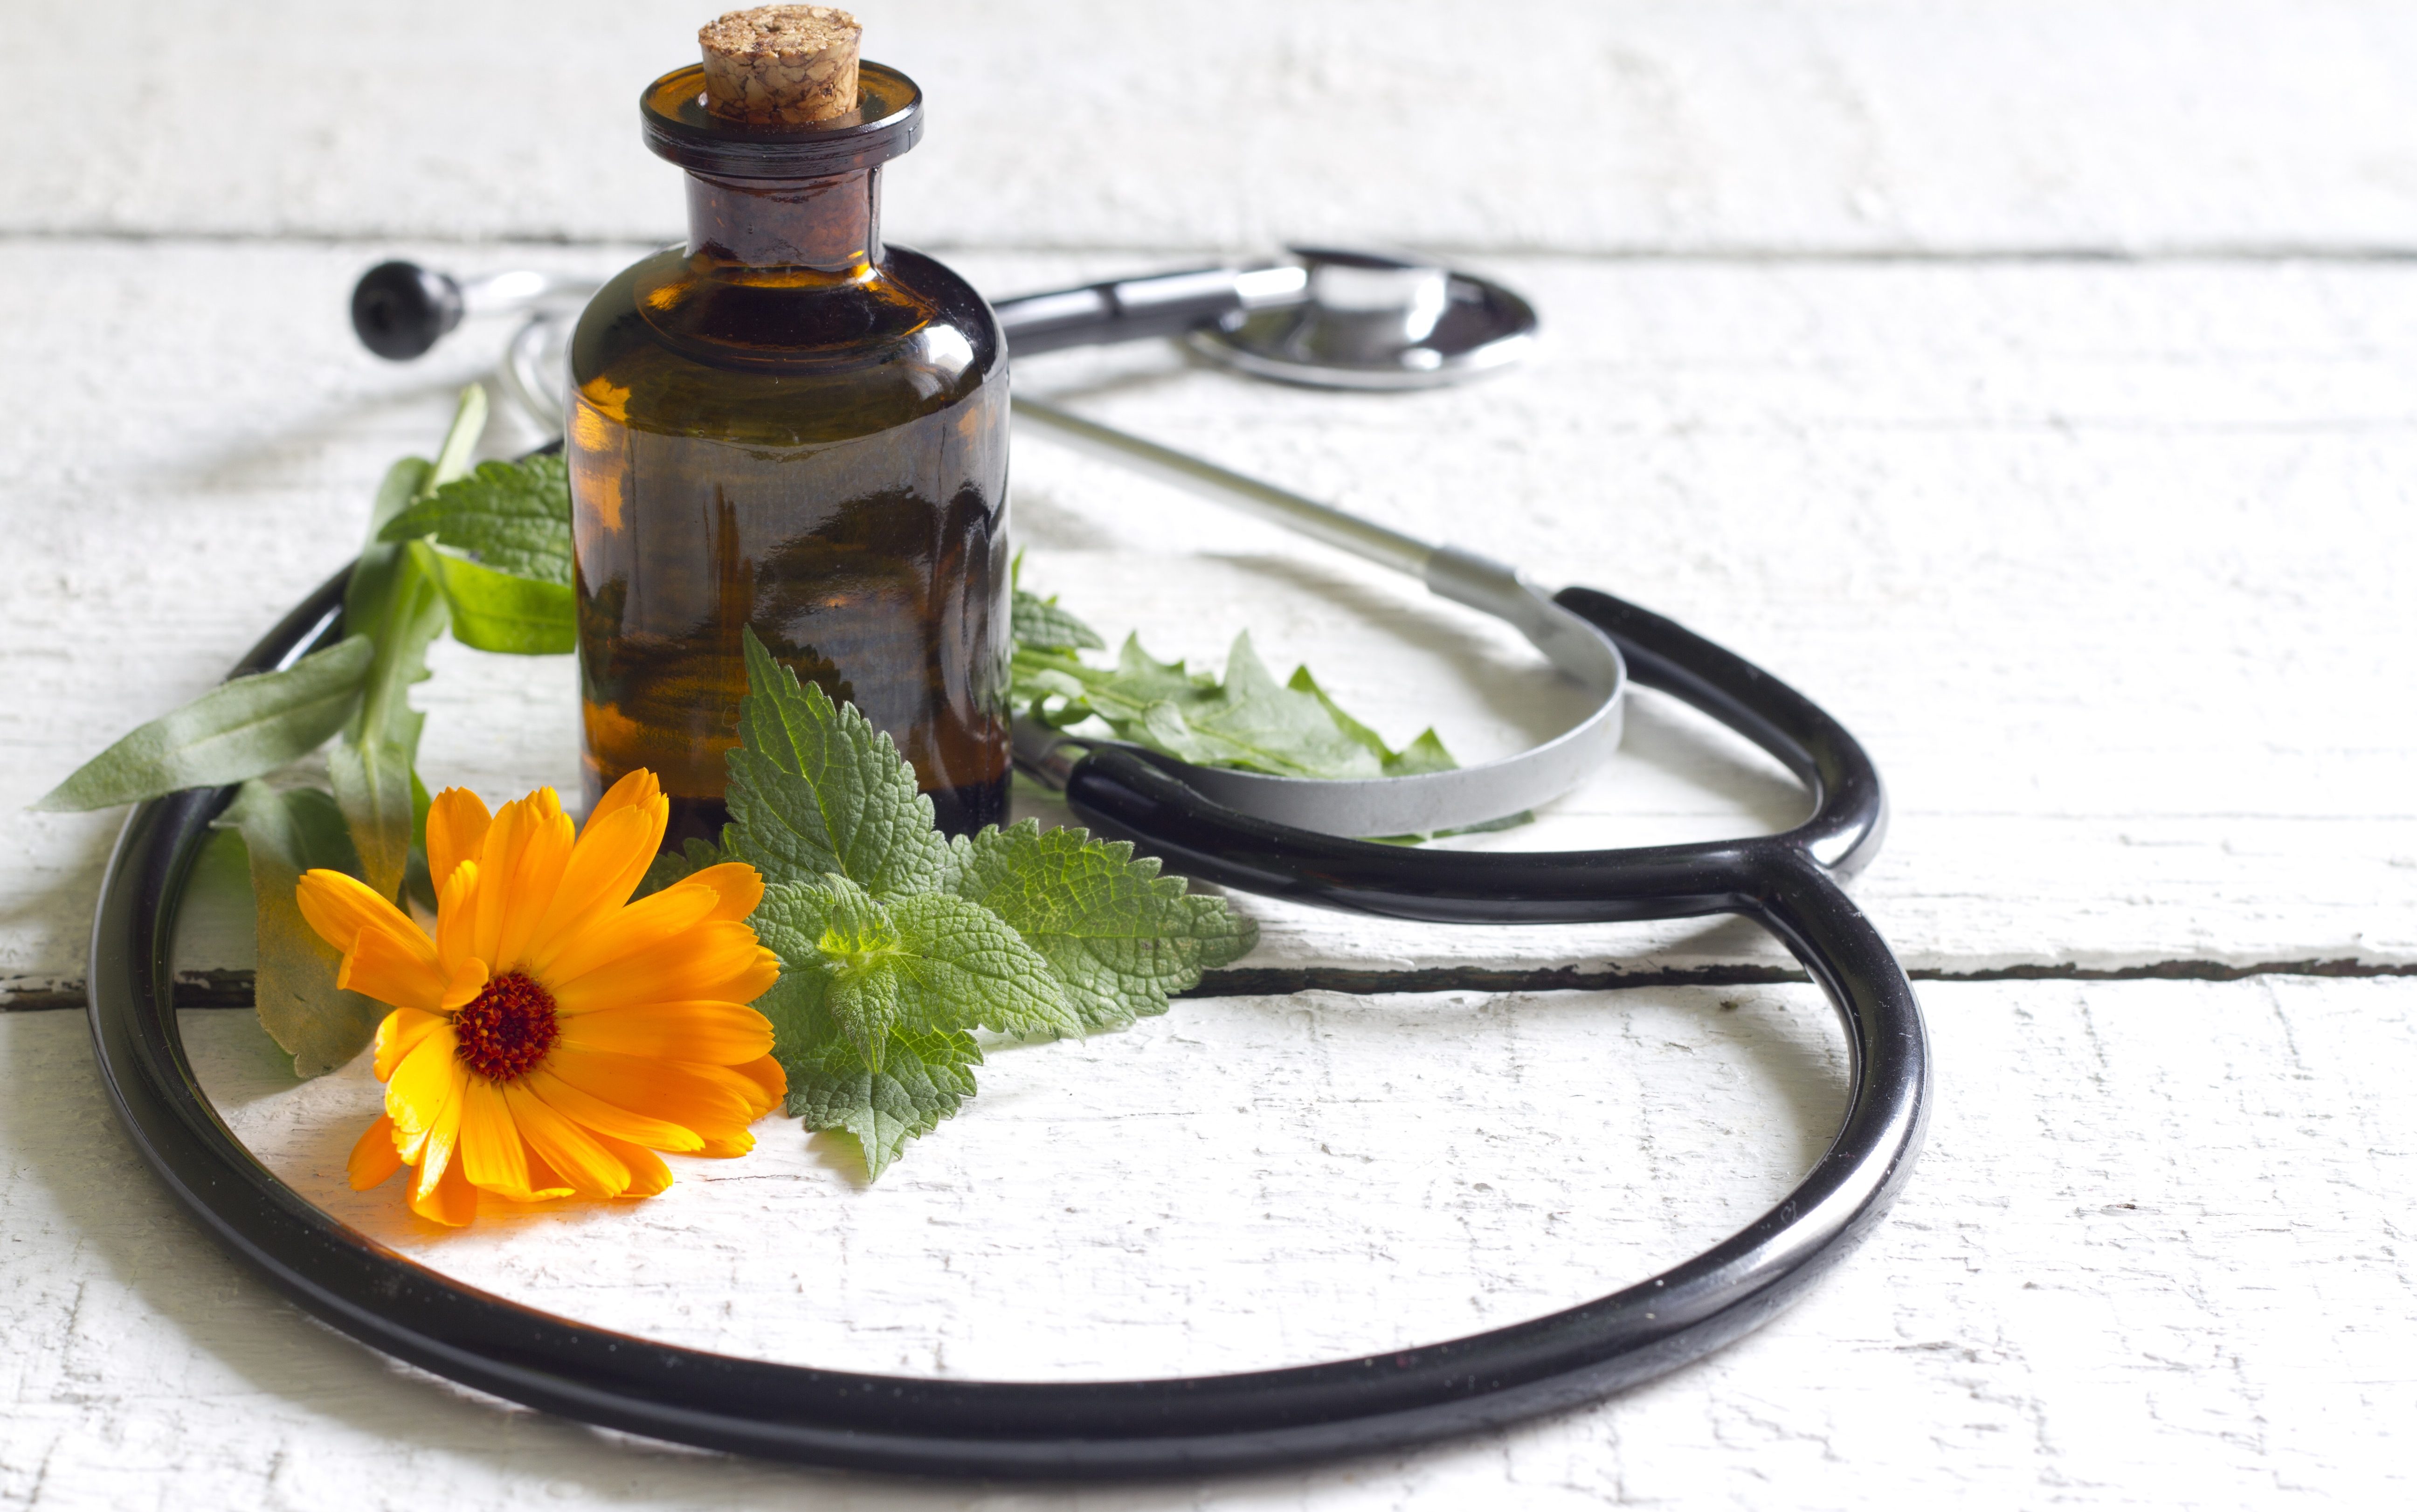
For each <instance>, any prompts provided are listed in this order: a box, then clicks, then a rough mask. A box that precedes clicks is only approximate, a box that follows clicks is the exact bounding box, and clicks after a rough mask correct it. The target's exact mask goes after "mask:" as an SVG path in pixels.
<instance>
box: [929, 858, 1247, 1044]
mask: <svg viewBox="0 0 2417 1512" xmlns="http://www.w3.org/2000/svg"><path fill="white" fill-rule="evenodd" d="M953 859H954V861H955V863H956V867H955V874H954V876H953V877H952V878H951V879H950V891H952V892H953V893H956V895H957V896H959V897H962V898H965V899H967V900H969V901H971V902H974V903H979V904H980V905H981V906H982V907H983V908H984V909H988V910H989V911H990V912H992V913H995V914H996V915H997V916H998V917H999V918H1001V919H1003V920H1005V921H1006V922H1007V923H1008V924H1011V925H1012V926H1013V927H1014V929H1015V931H1016V933H1017V934H1018V935H1020V936H1022V937H1023V939H1024V941H1025V943H1026V944H1028V945H1030V946H1031V947H1032V948H1033V949H1034V950H1035V951H1037V952H1039V953H1040V954H1041V957H1042V958H1043V959H1045V960H1047V961H1048V963H1049V965H1050V967H1051V969H1052V970H1054V971H1055V972H1056V975H1057V977H1058V978H1059V980H1060V981H1061V982H1062V983H1063V984H1064V985H1065V988H1066V995H1067V1000H1068V1002H1069V1003H1070V1005H1071V1006H1072V1008H1073V1009H1074V1011H1075V1013H1076V1014H1077V1015H1078V1016H1080V1017H1081V1019H1082V1021H1083V1023H1084V1025H1085V1027H1087V1028H1088V1029H1094V1030H1099V1029H1115V1028H1119V1027H1121V1026H1123V1025H1126V1024H1130V1023H1132V1021H1133V1019H1134V1018H1135V1017H1137V1016H1146V1015H1149V1014H1163V1013H1164V1012H1166V1000H1167V998H1168V996H1169V995H1170V994H1173V993H1177V992H1183V991H1187V990H1189V989H1190V988H1192V987H1193V986H1195V985H1198V984H1199V981H1200V973H1201V972H1202V971H1204V970H1208V969H1210V968H1213V967H1219V966H1224V965H1227V964H1229V963H1231V962H1233V961H1236V960H1239V959H1240V958H1241V957H1242V956H1244V955H1248V954H1250V952H1251V950H1252V948H1253V947H1254V946H1255V945H1256V944H1257V943H1258V926H1257V925H1255V924H1253V923H1252V922H1251V921H1250V920H1248V919H1243V918H1239V917H1237V916H1236V915H1235V914H1234V912H1233V911H1232V910H1231V909H1228V908H1227V907H1226V906H1225V901H1224V899H1223V898H1216V897H1195V896H1192V895H1190V894H1189V893H1187V892H1186V891H1185V888H1184V883H1183V878H1179V877H1162V876H1160V875H1159V869H1158V859H1157V858H1156V857H1154V856H1138V857H1137V856H1135V855H1134V854H1133V848H1132V846H1131V845H1130V844H1128V843H1126V842H1124V841H1121V840H1119V841H1115V842H1103V841H1098V840H1093V839H1090V838H1089V837H1088V836H1087V834H1086V833H1085V832H1083V831H1081V830H1074V829H1059V830H1043V829H1041V826H1040V824H1039V823H1038V822H1037V821H1035V820H1032V819H1026V820H1025V821H1024V822H1022V823H1020V824H1017V825H1014V826H1012V827H1011V828H1009V829H1005V830H1001V829H997V828H992V829H987V830H984V831H983V832H981V833H980V834H978V835H976V836H974V837H973V838H972V839H971V840H963V839H961V840H959V841H957V842H956V845H955V847H954V848H953Z"/></svg>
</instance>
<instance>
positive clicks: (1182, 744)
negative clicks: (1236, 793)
mask: <svg viewBox="0 0 2417 1512" xmlns="http://www.w3.org/2000/svg"><path fill="white" fill-rule="evenodd" d="M1027 597H1028V595H1027ZM1056 612H1062V611H1056ZM1070 618H1071V617H1070ZM1076 623H1078V624H1079V623H1080V621H1076ZM1009 698H1010V700H1011V702H1012V703H1013V705H1014V706H1015V707H1016V708H1017V709H1018V710H1022V711H1024V712H1026V713H1028V714H1030V715H1031V716H1032V717H1034V718H1036V719H1039V720H1040V721H1041V722H1042V723H1043V724H1047V725H1058V726H1066V725H1077V724H1080V723H1082V722H1083V721H1084V720H1087V719H1089V718H1092V717H1094V716H1096V717H1097V718H1099V719H1100V720H1101V721H1102V722H1103V723H1105V724H1106V725H1108V727H1109V728H1110V729H1111V730H1112V731H1114V732H1115V734H1116V735H1117V738H1118V739H1119V740H1125V741H1132V742H1133V743H1135V744H1137V745H1144V746H1148V748H1150V749H1151V750H1155V751H1163V752H1164V753H1166V754H1167V755H1168V756H1174V757H1176V758H1177V759H1178V760H1182V761H1190V762H1193V763H1195V764H1197V765H1200V766H1215V767H1235V768H1239V769H1241V770H1243V771H1263V772H1268V773H1270V774H1272V775H1275V776H1279V777H1376V776H1396V777H1398V776H1407V775H1409V774H1411V773H1413V772H1420V771H1450V770H1451V769H1452V767H1453V766H1454V765H1456V763H1455V762H1453V760H1452V754H1451V753H1450V752H1448V751H1446V750H1445V749H1444V745H1443V742H1442V741H1440V740H1439V739H1437V736H1436V734H1435V732H1434V731H1433V730H1428V731H1426V732H1425V733H1424V734H1422V735H1421V736H1420V737H1419V738H1418V739H1417V740H1416V741H1412V742H1410V744H1409V745H1408V746H1407V747H1406V748H1405V749H1404V750H1402V751H1398V752H1396V751H1394V750H1393V749H1392V748H1391V747H1390V746H1388V745H1386V744H1385V742H1384V741H1383V740H1382V739H1381V738H1380V737H1378V736H1377V734H1376V731H1374V730H1372V729H1370V728H1369V727H1368V726H1367V725H1363V724H1361V722H1360V721H1358V720H1356V719H1353V718H1352V717H1351V716H1350V715H1349V714H1346V713H1345V712H1344V711H1343V710H1342V709H1341V708H1340V707H1339V706H1338V705H1336V704H1335V702H1334V700H1333V699H1332V698H1330V697H1329V696H1327V695H1326V693H1325V691H1324V690H1323V689H1321V688H1319V687H1318V686H1317V683H1316V680H1315V679H1313V678H1312V677H1311V676H1310V675H1309V669H1308V668H1307V667H1301V668H1300V669H1298V670H1297V671H1295V672H1294V674H1293V677H1292V681H1291V683H1290V684H1289V685H1286V684H1282V683H1279V682H1277V681H1276V680H1275V679H1274V677H1273V676H1272V675H1270V674H1269V671H1268V669H1267V666H1266V664H1263V663H1262V662H1260V660H1259V658H1258V654H1257V652H1256V651H1255V649H1254V648H1253V647H1252V645H1251V637H1250V634H1249V633H1248V632H1244V633H1243V634H1240V635H1239V636H1237V637H1236V638H1235V641H1234V646H1233V650H1232V652H1231V654H1230V655H1229V656H1228V657H1227V659H1226V665H1225V676H1224V680H1223V681H1222V682H1221V681H1220V680H1217V679H1216V678H1213V677H1210V676H1208V674H1206V673H1198V672H1193V671H1192V670H1190V669H1189V668H1188V667H1186V666H1185V665H1184V664H1183V663H1181V662H1161V661H1158V660H1157V659H1155V658H1154V657H1152V656H1151V655H1150V654H1149V653H1148V651H1147V650H1146V649H1143V647H1142V644H1141V639H1140V637H1139V636H1127V637H1126V639H1125V643H1124V645H1123V646H1122V647H1121V648H1120V649H1118V651H1117V664H1116V665H1115V666H1114V667H1097V666H1092V665H1091V664H1088V663H1087V662H1085V661H1083V659H1082V658H1081V657H1080V656H1078V655H1076V654H1075V649H1074V648H1073V647H1072V646H1069V645H1063V644H1056V643H1054V641H1053V642H1051V643H1043V642H1042V641H1039V640H1027V639H1026V638H1025V637H1024V635H1023V634H1022V629H1021V622H1019V629H1018V637H1017V642H1016V649H1015V655H1014V658H1013V661H1012V663H1011V673H1010V680H1009Z"/></svg>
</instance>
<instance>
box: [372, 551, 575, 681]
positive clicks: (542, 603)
mask: <svg viewBox="0 0 2417 1512" xmlns="http://www.w3.org/2000/svg"><path fill="white" fill-rule="evenodd" d="M409 544H410V550H411V555H412V557H413V559H414V560H416V561H417V562H418V564H419V570H420V571H421V572H422V573H426V574H427V575H428V576H429V577H430V578H431V579H433V581H434V582H435V583H436V584H437V586H438V587H439V588H442V589H443V590H444V594H445V603H446V607H447V609H448V613H449V615H450V618H451V619H452V625H453V638H454V639H455V640H458V641H460V642H461V643H462V644H463V645H464V646H470V647H475V648H476V649H479V650H482V651H502V652H506V653H508V654H510V655H515V656H552V655H558V654H560V653H562V652H565V651H570V650H573V649H577V647H578V644H579V618H578V606H577V603H576V602H575V601H574V600H573V598H572V596H571V592H570V585H569V584H568V583H567V582H565V583H555V582H545V581H540V580H539V579H537V578H534V577H521V576H515V575H514V574H512V573H507V572H498V571H496V570H495V569H494V568H493V567H488V566H484V565H482V564H480V563H479V562H474V561H471V560H469V559H468V558H467V557H456V556H453V555H451V554H450V553H448V552H443V551H439V550H437V549H436V548H435V547H434V546H432V545H430V544H429V543H428V542H425V541H414V542H410V543H409Z"/></svg>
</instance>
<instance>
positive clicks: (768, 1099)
mask: <svg viewBox="0 0 2417 1512" xmlns="http://www.w3.org/2000/svg"><path fill="white" fill-rule="evenodd" d="M730 1069H731V1070H733V1071H735V1072H737V1074H738V1075H740V1076H742V1077H746V1078H747V1079H748V1080H750V1081H752V1082H753V1083H754V1084H755V1085H756V1086H758V1087H760V1088H762V1089H763V1091H764V1106H763V1107H762V1108H761V1109H759V1110H758V1111H761V1112H769V1111H770V1110H771V1109H772V1108H773V1107H775V1106H777V1105H778V1104H779V1103H780V1101H781V1100H782V1099H783V1098H784V1097H786V1096H788V1095H789V1075H788V1073H787V1072H785V1071H783V1070H782V1069H781V1062H780V1061H775V1060H773V1059H772V1058H771V1057H770V1056H766V1057H765V1058H764V1059H762V1060H761V1061H748V1062H747V1063H746V1064H745V1065H743V1066H732V1067H731V1068H730Z"/></svg>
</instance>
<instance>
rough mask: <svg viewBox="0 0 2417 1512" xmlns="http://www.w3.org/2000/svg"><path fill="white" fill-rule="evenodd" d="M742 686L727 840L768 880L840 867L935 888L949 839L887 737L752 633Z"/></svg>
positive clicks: (864, 884)
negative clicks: (800, 677)
mask: <svg viewBox="0 0 2417 1512" xmlns="http://www.w3.org/2000/svg"><path fill="white" fill-rule="evenodd" d="M745 640H746V647H747V697H746V698H745V700H744V701H742V702H741V703H740V705H739V714H738V739H739V743H738V746H737V748H736V749H734V750H732V751H731V753H730V755H729V756H728V758H727V759H728V761H729V767H730V786H729V803H730V816H731V823H730V826H729V828H728V830H727V831H725V832H724V842H723V843H724V844H726V845H728V846H729V847H730V848H731V854H732V855H733V856H734V857H736V858H737V859H738V860H740V861H744V862H748V863H752V864H753V865H754V866H755V868H756V869H757V870H759V871H761V872H762V873H763V874H764V875H765V877H766V878H768V879H770V880H773V881H787V882H808V883H812V882H819V881H820V880H821V878H823V876H824V874H825V873H837V874H838V875H839V876H841V877H844V878H847V879H848V880H849V881H852V882H854V883H856V884H857V885H858V886H859V887H861V888H863V889H864V890H865V891H866V892H868V893H874V894H875V895H876V896H885V897H886V896H889V895H891V894H896V893H913V892H920V891H924V890H927V889H929V888H931V887H932V886H933V885H934V883H935V881H936V880H937V878H939V876H940V874H941V872H942V870H943V868H944V867H945V866H946V864H947V859H948V849H947V847H946V845H945V844H944V843H943V842H942V841H941V839H940V833H939V832H938V831H937V830H935V829H934V828H933V827H932V801H931V800H930V799H928V798H925V797H924V796H922V794H920V793H919V792H917V791H916V789H915V775H914V772H913V771H912V769H910V768H908V767H907V766H906V764H905V762H904V760H903V759H902V758H901V757H900V756H899V755H898V747H897V746H896V745H895V744H894V743H893V742H892V741H890V739H889V736H887V735H884V734H882V733H881V732H880V731H878V730H876V729H874V727H873V725H872V724H871V722H870V721H868V720H867V719H866V718H865V717H864V715H863V714H862V713H860V712H859V711H858V710H856V708H855V707H854V706H853V705H835V704H833V703H832V702H831V700H830V696H829V695H828V694H826V693H824V692H823V691H822V689H820V688H818V687H816V686H814V685H813V683H806V684H804V685H802V686H800V685H799V683H798V675H797V674H796V673H794V672H792V671H790V670H789V669H788V668H787V667H785V666H783V665H782V664H780V663H778V662H776V661H774V660H773V659H772V653H771V652H769V651H768V650H766V649H764V643H763V642H762V641H760V640H758V639H756V638H755V633H754V632H753V631H752V630H749V631H747V632H746V633H745Z"/></svg>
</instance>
